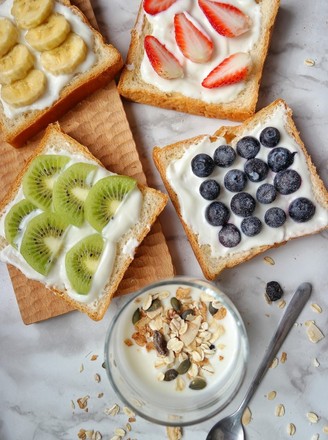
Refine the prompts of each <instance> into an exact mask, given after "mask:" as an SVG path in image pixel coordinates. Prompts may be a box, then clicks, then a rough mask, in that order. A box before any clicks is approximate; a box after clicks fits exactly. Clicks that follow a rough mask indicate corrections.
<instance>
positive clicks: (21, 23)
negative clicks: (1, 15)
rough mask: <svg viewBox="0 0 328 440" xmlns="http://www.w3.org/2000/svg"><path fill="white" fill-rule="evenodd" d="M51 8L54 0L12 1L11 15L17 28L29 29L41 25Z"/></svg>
mask: <svg viewBox="0 0 328 440" xmlns="http://www.w3.org/2000/svg"><path fill="white" fill-rule="evenodd" d="M53 7H54V0H14V2H13V7H12V8H11V13H12V15H13V16H14V18H15V20H16V23H17V26H18V27H20V28H22V29H31V28H34V27H36V26H39V24H41V23H43V22H44V21H45V20H46V19H47V18H48V17H49V15H50V14H51V12H52V10H53Z"/></svg>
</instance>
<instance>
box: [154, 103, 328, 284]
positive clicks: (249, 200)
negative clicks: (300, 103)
mask: <svg viewBox="0 0 328 440" xmlns="http://www.w3.org/2000/svg"><path fill="white" fill-rule="evenodd" d="M153 158H154V161H155V164H156V167H157V169H158V171H159V172H160V174H161V177H162V179H163V182H164V185H165V187H166V189H167V191H168V193H169V195H170V197H171V200H172V202H173V204H174V206H175V209H176V211H177V213H178V215H179V217H180V220H181V222H182V225H183V227H184V229H185V232H186V234H187V236H188V239H189V241H190V243H191V246H192V248H193V251H194V253H195V255H196V257H197V259H198V261H199V264H200V266H201V268H202V270H203V273H204V275H205V277H206V278H208V279H210V280H213V279H215V278H216V277H217V276H218V275H219V273H220V272H221V271H222V270H223V269H226V268H230V267H234V266H236V265H237V264H240V263H242V262H244V261H247V260H249V259H251V258H253V257H255V256H256V255H258V254H259V253H261V252H264V251H267V250H268V249H270V248H273V247H276V246H280V245H282V244H285V243H286V242H287V241H289V240H290V239H293V238H297V237H301V236H305V235H310V234H314V233H317V232H320V231H322V230H324V229H326V228H327V227H328V192H327V189H326V188H325V186H324V184H323V182H322V180H321V179H320V177H319V175H318V173H317V171H316V168H315V166H314V164H313V163H312V160H311V158H310V156H309V154H308V153H307V151H306V149H305V146H304V144H303V142H302V140H301V138H300V135H299V132H298V130H297V128H296V126H295V124H294V122H293V119H292V110H291V109H290V108H289V107H288V106H287V104H286V103H285V102H284V101H283V100H281V99H279V100H277V101H275V102H273V103H272V104H270V105H269V106H268V107H266V108H264V109H262V110H261V111H259V112H258V113H256V114H255V115H254V117H252V118H250V119H248V120H247V121H246V122H244V123H243V124H242V125H239V126H237V127H225V126H223V127H221V128H220V129H219V130H218V131H217V132H216V133H214V135H202V136H197V137H194V138H192V139H187V140H185V141H181V142H178V143H175V144H172V145H168V146H166V147H163V148H160V147H155V148H154V151H153Z"/></svg>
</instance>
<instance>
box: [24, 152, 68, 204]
mask: <svg viewBox="0 0 328 440" xmlns="http://www.w3.org/2000/svg"><path fill="white" fill-rule="evenodd" d="M69 160H70V159H69V157H67V156H60V155H54V154H43V155H41V156H37V157H36V158H35V159H34V160H33V161H32V163H31V165H30V166H29V168H28V170H27V172H26V173H25V175H24V177H23V192H24V195H25V197H26V198H27V199H28V200H30V201H31V202H32V203H34V205H35V206H37V207H38V208H41V209H43V210H44V211H47V210H50V208H51V204H52V190H53V186H54V183H55V180H56V178H57V177H58V174H59V173H60V171H61V170H62V169H63V167H64V166H65V165H66V164H67V162H69Z"/></svg>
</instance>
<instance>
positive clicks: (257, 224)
mask: <svg viewBox="0 0 328 440" xmlns="http://www.w3.org/2000/svg"><path fill="white" fill-rule="evenodd" d="M240 228H241V230H242V232H243V233H244V234H245V235H247V237H254V235H257V234H259V233H260V232H261V229H262V222H261V220H260V219H259V218H257V217H246V218H244V220H243V221H242V222H241V225H240Z"/></svg>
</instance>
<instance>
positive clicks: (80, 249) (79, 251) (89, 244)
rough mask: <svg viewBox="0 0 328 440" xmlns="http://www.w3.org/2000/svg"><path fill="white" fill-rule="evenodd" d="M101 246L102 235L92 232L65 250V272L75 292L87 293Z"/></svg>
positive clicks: (98, 260)
mask: <svg viewBox="0 0 328 440" xmlns="http://www.w3.org/2000/svg"><path fill="white" fill-rule="evenodd" d="M103 248H104V240H103V238H102V236H101V235H100V234H92V235H89V236H88V237H85V238H83V239H82V240H80V241H79V242H78V243H76V244H75V245H74V246H73V247H72V249H70V250H69V251H68V252H67V254H66V258H65V267H66V273H67V277H68V279H69V281H70V283H71V285H72V287H73V289H74V290H75V291H76V292H77V293H80V294H82V295H86V294H88V293H89V290H90V288H91V284H92V279H93V276H94V274H95V273H96V271H97V269H98V266H99V262H100V258H101V254H102V251H103Z"/></svg>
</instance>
